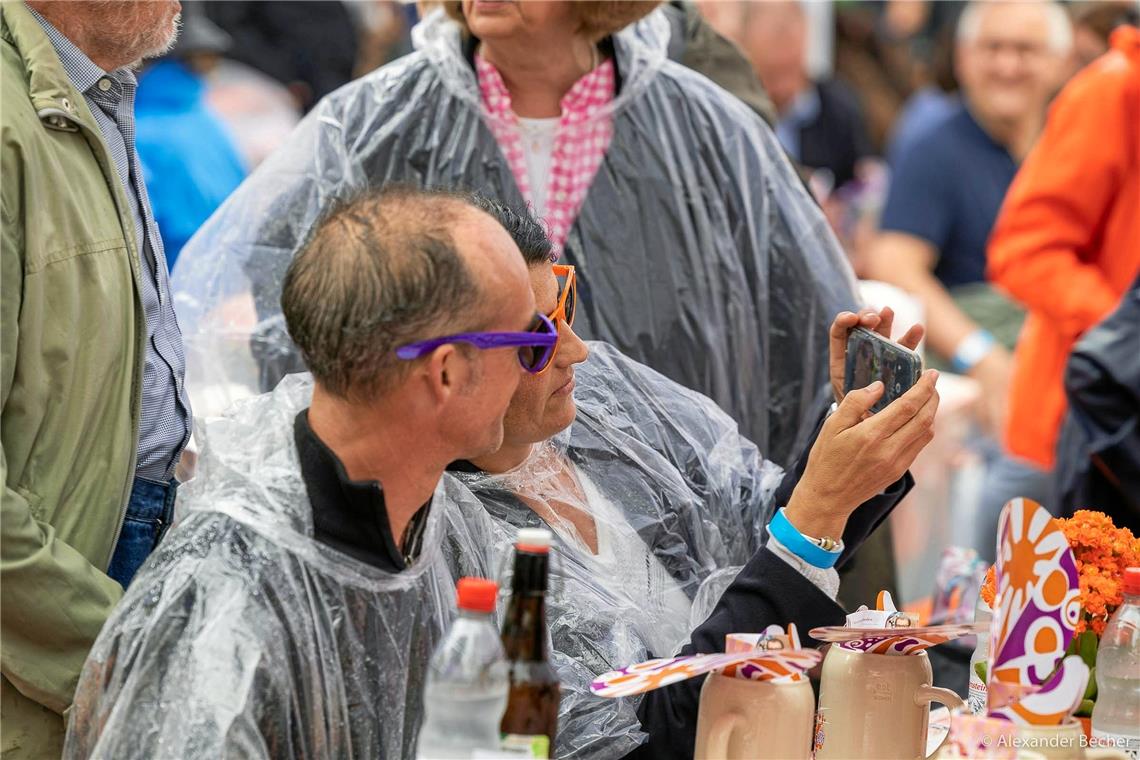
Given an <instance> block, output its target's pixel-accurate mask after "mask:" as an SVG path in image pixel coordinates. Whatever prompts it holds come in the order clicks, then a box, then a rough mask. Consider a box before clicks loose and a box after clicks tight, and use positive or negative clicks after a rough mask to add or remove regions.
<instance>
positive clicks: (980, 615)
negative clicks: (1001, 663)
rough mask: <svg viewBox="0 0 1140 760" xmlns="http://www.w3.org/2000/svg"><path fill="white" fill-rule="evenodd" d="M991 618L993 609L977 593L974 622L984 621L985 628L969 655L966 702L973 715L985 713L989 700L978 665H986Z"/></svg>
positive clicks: (984, 681) (984, 680)
mask: <svg viewBox="0 0 1140 760" xmlns="http://www.w3.org/2000/svg"><path fill="white" fill-rule="evenodd" d="M992 618H993V610H991V609H990V606H989V605H988V604H986V602H985V600H984V599H982V595H981V594H978V602H977V604H976V605H975V607H974V622H975V623H985V624H986V625H987V629H986V630H985V631H984V632H982V633H979V634H978V645H977V646H976V647H974V654H973V656H971V657H970V692H969V698H968V699H967V700H966V703H967V704H968V705H969V706H970V711H971V712H973V713H974V715H985V713H986V706H987V704H988V700H989V691H988V687H987V686H986V680H987V678H988V677H989V674H988V673H987V674H986V676H987V678H982V677H981V675H980V674H979V673H978V665H979V664H982V665H986V664H987V663H988V661H989V657H990V632H989V628H988V626H989V623H990V620H991V619H992Z"/></svg>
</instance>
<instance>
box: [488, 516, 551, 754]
mask: <svg viewBox="0 0 1140 760" xmlns="http://www.w3.org/2000/svg"><path fill="white" fill-rule="evenodd" d="M550 539H551V535H550V531H548V530H540V529H536V528H523V529H521V530H520V531H519V537H518V543H517V544H516V545H515V572H514V578H513V579H512V581H511V601H510V604H509V605H508V606H507V614H506V618H505V620H504V621H503V649H504V650H506V655H507V663H508V666H509V669H510V682H511V687H510V695H509V696H508V698H507V710H506V712H504V713H503V723H502V728H501V730H502V734H503V749H504V750H508V751H514V752H518V753H519V754H520V755H522V756H524V757H552V756H553V748H554V735H555V733H556V732H557V730H558V698H559V688H558V674H557V673H556V672H555V670H554V667H553V666H552V665H551V664H550V651H549V647H548V645H547V634H546V586H547V575H548V570H549V559H550Z"/></svg>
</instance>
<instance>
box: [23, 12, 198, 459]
mask: <svg viewBox="0 0 1140 760" xmlns="http://www.w3.org/2000/svg"><path fill="white" fill-rule="evenodd" d="M32 15H33V16H35V17H36V20H37V21H38V22H39V23H40V26H42V27H43V29H44V32H46V33H47V36H48V38H49V39H50V40H51V44H52V46H53V47H54V48H55V52H56V53H57V54H58V55H59V59H60V61H61V62H62V63H63V69H64V71H66V72H67V77H68V79H70V80H71V83H72V84H73V85H75V89H77V90H79V92H81V93H83V97H84V99H85V100H86V101H87V106H88V108H90V109H91V114H92V115H93V116H94V117H95V121H96V122H98V124H99V131H100V132H101V133H102V135H103V140H104V142H106V143H107V148H108V150H109V152H110V154H111V157H112V158H113V159H114V161H115V168H116V169H117V170H118V174H119V179H120V180H121V181H122V183H123V188H124V189H125V190H126V196H127V199H128V200H129V202H130V204H131V215H132V217H133V218H134V221H135V240H137V241H139V242H140V246H139V257H140V259H141V264H142V267H141V269H140V273H141V275H142V276H141V278H140V280H141V284H142V293H141V296H142V304H143V311H144V313H145V314H146V330H147V340H146V356H145V358H144V361H145V364H144V365H143V383H142V404H141V408H140V410H139V439H138V463H137V464H136V466H135V475H137V476H138V477H142V478H146V479H148V480H157V481H167V480H170V478H171V477H173V474H174V466H175V465H176V464H177V463H178V457H179V456H180V455H181V454H182V449H183V447H185V446H186V442H187V441H188V440H189V438H190V424H191V422H190V420H191V417H190V400H189V398H188V397H187V395H186V387H185V379H186V356H185V354H184V353H183V349H182V332H181V330H179V328H178V319H177V317H176V316H175V315H174V303H173V300H172V298H171V296H170V278H169V274H168V273H167V271H166V255H165V253H164V252H163V249H162V238H161V237H160V236H159V234H158V228H157V227H156V226H155V223H154V214H153V212H152V211H151V208H150V199H149V198H148V197H147V194H146V185H145V184H144V183H143V180H142V176H143V174H142V167H141V166H140V164H139V156H138V152H137V151H136V150H135V116H134V108H135V91H136V89H137V88H138V81H137V80H136V79H135V75H134V74H133V73H131V71H130V69H127V68H122V69H116V70H115V71H112V72H106V71H103V69H101V68H99V67H98V66H97V65H95V63H94V62H92V60H91V59H90V58H88V57H87V55H86V54H85V53H84V52H83V51H82V50H80V49H79V48H78V47H76V45H75V44H74V43H73V42H71V40H69V39H67V38H66V37H64V36H63V35H62V34H60V32H59V31H58V30H57V29H56V28H55V27H53V26H52V25H51V24H50V23H48V21H47V20H46V19H45V18H43V16H40V15H39V14H38V13H36V12H35V11H32ZM91 382H99V378H91Z"/></svg>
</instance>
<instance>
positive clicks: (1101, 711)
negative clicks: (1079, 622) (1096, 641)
mask: <svg viewBox="0 0 1140 760" xmlns="http://www.w3.org/2000/svg"><path fill="white" fill-rule="evenodd" d="M1096 688H1097V695H1096V706H1095V707H1093V714H1092V739H1093V741H1094V742H1096V743H1097V745H1098V746H1103V747H1107V748H1110V749H1118V750H1122V751H1124V752H1127V753H1129V754H1130V755H1131V756H1132V757H1134V758H1135V757H1140V567H1130V568H1128V569H1127V570H1125V571H1124V602H1123V603H1122V604H1121V605H1120V606H1119V607H1117V608H1116V612H1114V613H1112V617H1111V618H1109V621H1108V626H1107V627H1106V628H1105V629H1104V634H1103V635H1102V636H1101V637H1100V648H1099V649H1098V650H1097V654H1096Z"/></svg>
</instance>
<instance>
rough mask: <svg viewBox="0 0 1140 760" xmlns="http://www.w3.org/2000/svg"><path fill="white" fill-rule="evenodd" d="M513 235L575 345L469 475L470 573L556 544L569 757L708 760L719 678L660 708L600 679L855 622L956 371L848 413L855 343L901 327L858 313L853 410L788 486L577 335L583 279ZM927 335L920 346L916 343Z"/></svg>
mask: <svg viewBox="0 0 1140 760" xmlns="http://www.w3.org/2000/svg"><path fill="white" fill-rule="evenodd" d="M500 221H504V220H500ZM510 221H511V220H507V221H506V222H505V224H506V226H507V229H508V231H509V232H510V233H511V235H512V237H513V238H514V240H515V242H516V244H518V245H519V248H520V250H521V251H522V253H523V258H524V259H525V260H526V261H528V262H531V263H530V279H531V286H532V289H533V290H534V297H535V303H536V305H537V307H538V310H539V312H540V313H542V314H544V315H545V316H546V317H547V318H548V319H549V320H550V321H551V322H552V323H554V324H555V325H557V329H558V342H557V344H556V345H555V346H554V347H553V354H552V357H551V359H550V362H549V364H548V365H547V366H546V367H545V368H544V369H543V371H541V372H539V373H533V374H528V375H526V376H524V377H523V378H522V379H521V380H520V381H519V385H518V388H517V389H516V390H515V393H514V396H513V398H512V399H511V403H510V406H509V407H508V409H507V413H506V416H505V417H504V422H503V445H502V447H500V448H499V450H498V451H495V452H492V453H488V454H485V455H483V456H480V457H475V458H473V459H472V460H470V461H463V462H456V463H454V464H453V465H452V466H451V467H450V468H449V469H450V471H451V474H452V475H454V476H455V477H456V478H458V479H459V480H460V481H461V482H462V483H464V484H465V485H466V486H467V488H468V489H469V490H470V492H471V493H473V494H474V495H475V496H476V497H478V499H479V500H480V502H481V503H482V504H483V507H484V509H485V514H472V513H470V512H469V511H465V512H464V522H463V524H462V525H457V526H455V530H456V531H457V532H460V533H462V534H464V535H468V536H477V537H478V539H477V540H474V541H473V542H472V543H476V544H479V545H480V546H483V547H486V548H485V549H484V551H485V554H484V561H483V562H482V563H478V562H476V563H473V564H472V563H470V558H469V557H467V556H464V555H465V553H464V552H456V553H455V554H454V555H452V557H451V561H452V562H454V563H455V565H456V568H457V570H456V573H457V574H469V573H486V572H491V573H492V574H493V573H495V571H496V570H497V568H499V567H501V566H502V563H503V561H504V559H503V558H504V557H507V556H509V553H510V549H511V546H510V544H511V541H512V540H513V537H514V535H515V534H516V532H517V530H518V529H520V528H526V527H545V528H549V529H551V530H552V531H553V533H554V534H555V537H556V548H557V552H556V554H557V557H558V559H557V561H556V562H555V563H554V566H553V569H552V571H551V572H552V577H551V588H552V589H553V591H552V593H551V596H550V599H549V601H548V626H549V630H550V632H551V641H552V646H553V650H554V657H553V661H554V663H555V665H556V667H557V668H558V671H559V676H560V678H561V689H562V701H561V710H560V716H559V726H560V728H559V736H558V737H557V739H556V745H557V746H556V751H555V755H556V756H559V757H561V756H567V755H570V754H575V755H576V756H577V755H578V754H582V755H583V756H592V752H591V751H590V749H589V748H591V747H596V748H598V751H599V752H600V751H601V749H600V748H601V747H603V746H604V747H605V753H606V755H607V756H613V757H618V756H621V755H624V754H626V753H628V752H633V753H634V754H640V755H643V756H645V757H653V758H668V757H678V758H680V757H685V758H688V757H692V753H693V744H694V738H695V727H696V716H697V702H698V698H699V690H700V682H699V681H687V682H684V683H681V684H676V685H674V686H671V687H668V688H664V689H659V690H657V691H654V692H650V693H649V694H647V695H646V696H645V697H644V698H643V699H642V700H641V702H640V705H639V706H635V705H634V704H630V703H629V701H628V700H605V699H600V698H596V697H593V696H592V694H591V692H590V684H591V681H592V680H593V679H594V677H596V676H597V675H600V674H601V673H603V672H606V671H608V670H612V669H614V668H619V667H623V666H625V665H630V664H633V663H635V662H640V661H643V660H645V659H649V658H651V657H664V656H669V655H672V654H674V653H676V652H677V651H678V650H681V651H683V652H685V653H701V652H711V651H723V650H722V647H723V646H724V640H725V639H724V637H725V634H727V633H738V632H759V631H763V630H764V629H765V628H766V627H767V626H768V625H770V624H777V625H780V626H785V625H787V624H788V623H789V622H794V623H796V625H797V626H798V627H799V629H800V630H801V631H805V632H806V631H807V630H809V629H811V628H812V627H814V626H817V625H831V624H842V623H843V622H844V615H845V612H844V610H843V608H842V607H841V606H840V605H839V604H838V603H837V602H836V595H837V593H838V588H839V577H838V575H837V573H836V570H835V568H836V567H838V566H840V565H842V564H843V563H844V562H845V561H846V560H847V559H849V558H850V557H851V555H852V554H853V553H854V552H855V551H856V549H857V548H858V547H859V545H860V544H861V543H862V542H863V541H864V540H865V539H866V538H867V537H868V536H869V535H870V533H871V532H872V531H873V530H874V528H875V527H876V526H877V525H878V524H879V523H880V522H881V521H882V520H883V519H885V518H886V516H887V515H888V514H889V513H890V511H891V509H893V507H894V506H895V505H896V504H898V502H899V501H900V500H901V499H902V497H903V495H904V494H905V493H906V491H907V490H908V489H909V487H910V484H911V480H910V478H909V476H907V475H906V474H905V471H906V469H907V468H908V467H909V465H910V463H911V462H912V461H913V460H914V458H915V456H916V455H917V454H918V452H919V451H920V450H921V449H922V448H923V447H924V446H925V445H926V444H927V443H928V442H929V440H930V438H931V437H932V435H933V433H932V427H931V426H932V423H933V418H934V412H935V410H936V409H937V405H938V394H937V392H936V391H935V389H934V381H935V379H936V377H937V374H936V373H928V374H927V375H926V376H925V377H924V378H923V379H922V381H921V382H920V383H919V385H918V386H916V387H915V388H914V389H913V390H912V391H911V392H910V393H909V394H907V396H905V397H904V398H902V399H900V400H899V401H897V402H895V403H894V404H892V405H890V406H889V407H887V409H885V410H883V412H881V413H879V414H876V415H874V416H873V417H869V416H867V414H866V413H867V410H868V409H869V408H870V407H871V406H872V405H873V404H874V402H875V401H876V400H877V399H878V397H879V395H880V393H881V390H877V389H874V388H866V389H862V390H856V391H852V392H851V393H849V394H847V395H846V397H844V395H843V367H844V358H845V357H844V354H845V349H846V337H847V333H848V331H849V330H850V329H851V328H853V327H855V326H856V325H859V324H862V325H863V326H866V327H869V328H872V329H875V328H877V329H879V331H880V332H884V333H889V331H890V327H891V324H890V323H891V321H892V319H893V315H892V314H891V312H890V311H889V310H885V311H884V312H883V313H881V314H875V313H873V312H864V313H862V314H858V315H856V314H851V313H846V314H841V315H839V317H838V318H837V319H836V320H835V323H834V324H833V326H832V341H831V368H832V376H833V378H832V379H833V386H834V390H835V394H836V401H837V409H836V411H835V412H834V413H833V414H832V415H831V416H830V418H829V419H828V420H827V421H826V422H825V423H824V424H823V426H822V428H821V430H820V431H818V433H817V436H816V440H815V441H814V443H813V445H812V446H811V447H810V450H809V451H807V452H805V453H804V454H803V455H802V456H801V457H800V459H799V462H798V464H797V465H796V467H795V468H794V469H793V470H791V471H789V472H786V473H785V472H784V471H783V470H782V469H781V468H780V467H778V466H777V465H775V464H773V463H771V462H769V461H767V460H765V459H764V457H763V456H762V455H761V453H760V452H759V451H758V450H757V448H756V446H754V445H753V444H752V443H751V442H750V441H748V440H747V439H746V438H744V437H743V436H742V435H741V434H740V433H739V431H738V429H737V426H736V423H735V422H734V421H733V420H732V419H731V418H730V417H729V416H728V415H727V414H725V412H723V411H722V410H721V409H720V408H718V407H717V406H716V405H715V404H714V403H713V402H712V401H711V400H709V399H708V398H706V397H704V396H702V395H700V394H698V393H695V392H693V391H690V390H688V389H686V388H683V387H682V386H680V385H678V384H677V383H675V382H673V381H671V380H669V379H667V378H665V377H664V376H662V375H660V374H658V373H657V372H655V371H654V370H652V369H650V368H648V367H646V366H645V365H642V364H640V363H638V362H635V361H633V360H631V359H630V358H628V357H626V356H625V355H623V354H622V353H621V352H619V351H618V350H616V349H615V348H614V347H612V346H610V345H608V344H606V343H600V342H590V343H586V342H583V341H582V340H581V339H580V338H579V337H578V336H577V335H576V334H575V332H574V330H573V324H574V316H575V311H576V307H577V305H578V292H577V287H576V279H577V278H576V272H575V269H574V267H570V266H559V265H551V264H550V263H549V262H548V254H549V250H550V244H549V242H547V241H546V240H545V237H544V236H543V235H542V231H541V229H540V228H538V226H537V225H536V224H535V223H534V222H533V221H531V220H530V219H528V218H525V217H518V218H517V219H514V220H513V221H514V224H513V225H512V224H511V223H510ZM921 335H922V331H921V328H915V329H912V330H911V331H910V332H909V333H908V334H907V335H906V336H905V337H904V339H903V342H904V343H906V344H908V345H914V344H915V343H917V342H918V340H919V339H920V338H921ZM780 507H783V509H780ZM465 543H466V542H465V541H458V542H456V545H464V544H465ZM734 578H735V580H734ZM718 599H719V601H718ZM645 734H648V735H649V741H648V743H642V742H643V740H644V735H645Z"/></svg>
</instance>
